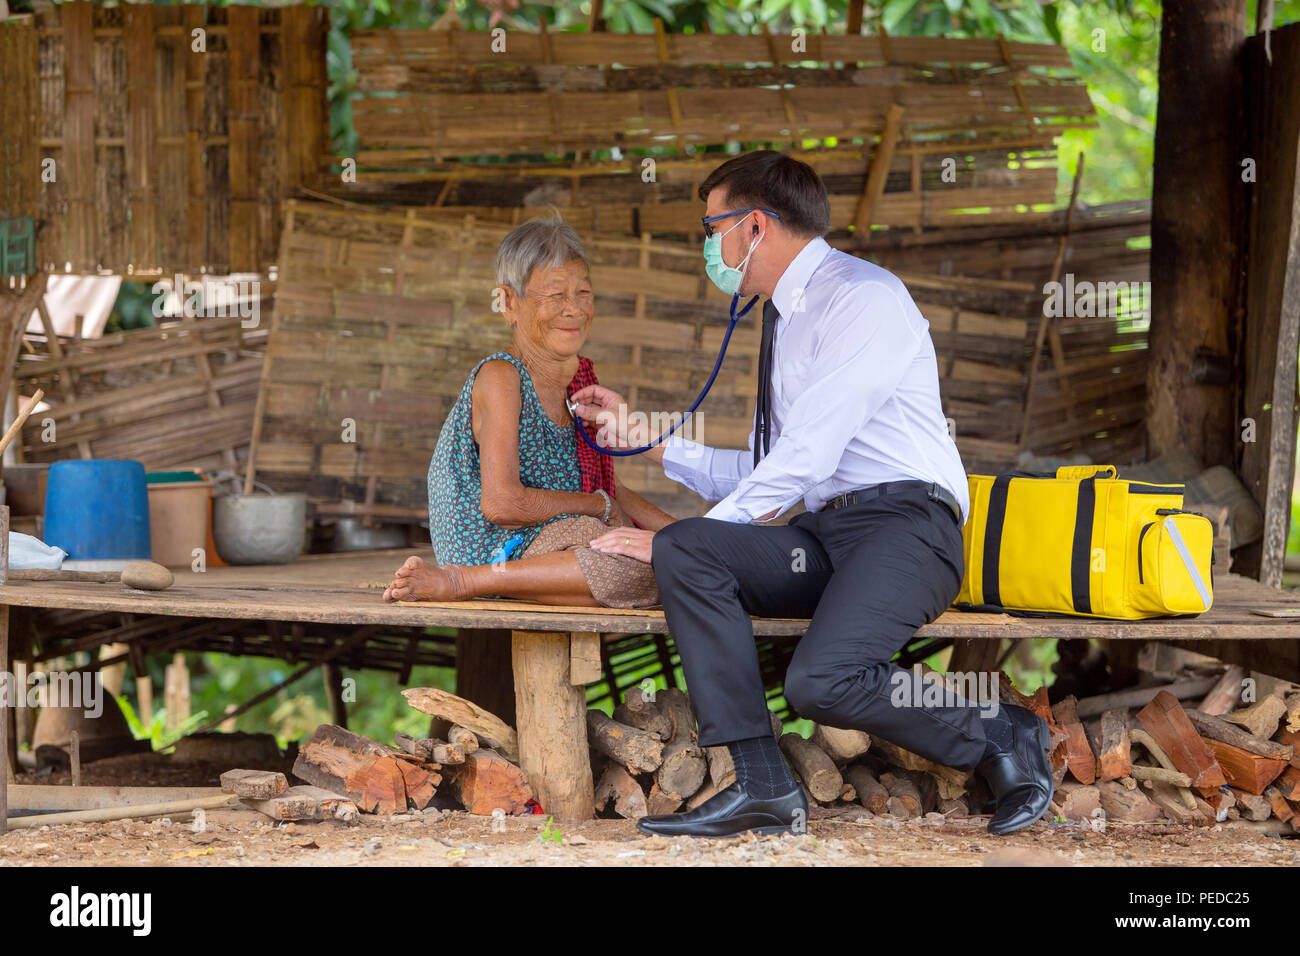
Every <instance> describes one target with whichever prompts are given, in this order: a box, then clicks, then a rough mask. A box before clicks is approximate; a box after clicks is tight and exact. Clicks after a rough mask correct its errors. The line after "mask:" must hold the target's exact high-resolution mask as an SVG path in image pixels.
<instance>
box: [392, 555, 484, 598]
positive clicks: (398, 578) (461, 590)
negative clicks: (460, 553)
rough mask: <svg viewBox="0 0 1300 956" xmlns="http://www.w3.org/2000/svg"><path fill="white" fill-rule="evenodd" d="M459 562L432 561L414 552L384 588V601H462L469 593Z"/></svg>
mask: <svg viewBox="0 0 1300 956" xmlns="http://www.w3.org/2000/svg"><path fill="white" fill-rule="evenodd" d="M461 570H462V568H461V566H460V565H458V564H430V563H429V562H428V561H425V560H424V559H423V558H420V557H416V556H415V555H411V556H410V557H409V558H407V559H406V562H405V563H404V564H403V565H402V566H401V567H400V568H398V569H397V572H396V573H395V574H394V575H393V583H392V584H390V585H388V587H387V588H385V589H384V600H385V601H463V600H465V599H466V598H467V597H469V596H470V595H469V593H468V590H469V589H468V588H467V587H465V583H464V580H463V578H462V575H461V573H460V572H461Z"/></svg>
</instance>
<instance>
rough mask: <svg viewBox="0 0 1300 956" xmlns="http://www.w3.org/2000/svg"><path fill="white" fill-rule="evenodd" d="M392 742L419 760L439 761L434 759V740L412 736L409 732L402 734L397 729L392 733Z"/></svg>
mask: <svg viewBox="0 0 1300 956" xmlns="http://www.w3.org/2000/svg"><path fill="white" fill-rule="evenodd" d="M393 743H395V744H397V746H398V747H399V748H401V749H402V750H404V751H406V752H407V753H408V754H411V755H412V756H414V757H419V758H420V759H421V760H428V761H432V762H434V763H441V761H436V760H434V757H433V743H434V742H433V741H432V740H430V739H428V738H427V737H420V738H417V737H412V736H411V735H410V734H404V733H402V732H401V731H400V730H399V731H397V732H395V733H394V734H393Z"/></svg>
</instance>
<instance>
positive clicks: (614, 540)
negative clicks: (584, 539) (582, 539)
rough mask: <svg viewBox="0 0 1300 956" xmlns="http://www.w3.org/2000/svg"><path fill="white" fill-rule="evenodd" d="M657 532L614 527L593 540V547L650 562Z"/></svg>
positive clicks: (597, 549)
mask: <svg viewBox="0 0 1300 956" xmlns="http://www.w3.org/2000/svg"><path fill="white" fill-rule="evenodd" d="M654 537H655V533H654V532H653V531H646V530H645V529H644V528H614V529H612V530H610V531H606V532H605V533H604V534H602V535H601V536H600V537H599V538H593V539H592V540H591V547H592V549H593V550H595V551H600V552H602V553H604V554H622V555H626V556H627V557H629V558H635V559H636V560H638V561H644V562H645V563H646V564H649V563H650V555H651V553H652V548H653V543H654Z"/></svg>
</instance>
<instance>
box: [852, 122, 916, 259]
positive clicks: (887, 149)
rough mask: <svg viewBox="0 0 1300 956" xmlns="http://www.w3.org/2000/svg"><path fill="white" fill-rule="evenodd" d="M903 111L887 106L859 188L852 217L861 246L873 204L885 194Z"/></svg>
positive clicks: (869, 228)
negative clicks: (859, 191) (878, 142)
mask: <svg viewBox="0 0 1300 956" xmlns="http://www.w3.org/2000/svg"><path fill="white" fill-rule="evenodd" d="M903 112H904V110H903V107H901V106H899V105H898V104H897V103H891V104H890V106H889V112H888V113H886V114H885V128H884V129H883V130H881V133H880V145H879V146H877V147H876V154H875V155H874V156H873V157H872V158H871V166H870V168H869V169H868V170H867V180H866V182H865V183H864V184H863V186H862V195H860V196H859V197H858V207H857V210H856V211H855V212H854V214H853V227H854V238H856V239H857V240H858V241H859V242H865V241H866V240H867V239H869V238H870V237H871V221H872V217H873V216H874V215H875V209H876V203H877V202H879V201H880V197H881V196H882V195H884V192H885V181H886V180H888V179H889V167H890V165H892V164H893V162H894V148H895V147H896V146H897V145H898V131H899V128H900V127H901V126H902V125H903Z"/></svg>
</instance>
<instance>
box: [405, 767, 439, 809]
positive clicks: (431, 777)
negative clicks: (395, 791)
mask: <svg viewBox="0 0 1300 956" xmlns="http://www.w3.org/2000/svg"><path fill="white" fill-rule="evenodd" d="M424 766H425V767H427V766H432V765H431V764H425V765H424ZM397 769H398V770H400V771H401V772H402V777H403V782H404V783H405V784H406V805H407V807H414V808H415V809H416V810H423V809H424V808H425V807H427V806H428V805H429V801H431V800H432V799H433V795H434V794H435V793H437V792H438V784H440V783H442V776H441V774H437V773H430V772H429V771H428V770H425V769H424V767H417V766H415V765H414V764H409V763H405V762H400V761H399V762H398V764H397Z"/></svg>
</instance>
